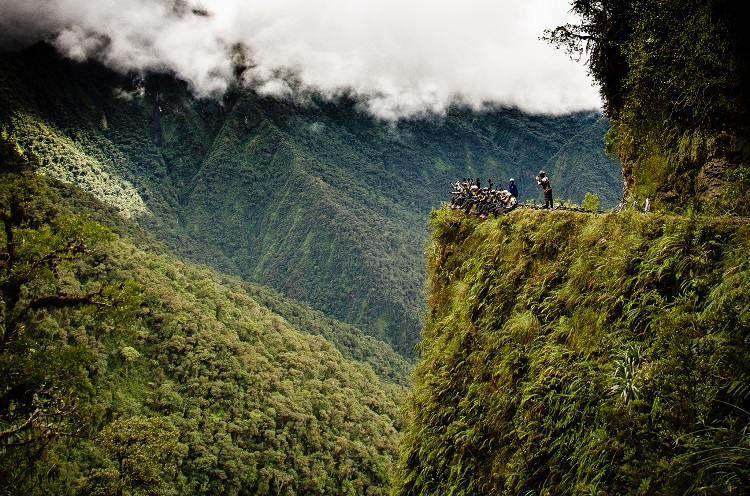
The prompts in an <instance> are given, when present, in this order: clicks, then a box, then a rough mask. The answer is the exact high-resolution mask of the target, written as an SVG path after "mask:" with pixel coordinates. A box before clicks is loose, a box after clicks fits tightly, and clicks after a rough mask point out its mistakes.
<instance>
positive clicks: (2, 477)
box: [0, 139, 409, 495]
mask: <svg viewBox="0 0 750 496" xmlns="http://www.w3.org/2000/svg"><path fill="white" fill-rule="evenodd" d="M0 151H1V152H2V156H1V157H0V158H1V159H2V162H1V163H0V164H1V169H0V170H2V172H1V173H0V218H1V219H2V220H3V222H4V227H5V228H4V229H3V231H2V232H1V233H0V290H1V291H2V307H0V308H1V309H2V334H1V335H0V336H1V337H2V339H1V340H0V377H2V380H1V381H0V384H2V386H0V494H3V495H5V494H7V495H16V494H30V495H33V494H40V495H41V494H60V495H66V494H69V495H73V494H79V495H94V494H96V495H116V494H165V495H166V494H206V493H209V494H241V493H243V494H244V493H251V494H286V495H294V494H321V495H323V494H325V495H329V494H342V495H343V494H347V495H360V494H370V495H377V494H380V495H384V494H387V493H388V492H389V488H390V482H391V478H392V465H393V460H394V459H395V457H396V449H397V441H398V432H399V430H401V429H402V428H403V425H404V421H403V418H402V416H401V413H400V408H401V404H402V402H403V398H404V396H405V387H404V386H402V385H400V384H398V383H399V382H400V383H402V384H405V383H408V378H407V377H404V376H403V375H402V374H408V371H409V366H408V365H407V364H406V362H405V361H404V360H403V359H402V358H400V357H399V356H398V355H396V354H395V353H394V352H393V350H390V349H388V348H387V346H386V345H385V344H383V343H378V342H376V341H375V340H373V339H372V338H367V337H366V336H364V335H363V334H362V333H361V331H358V330H357V329H354V328H351V327H350V326H345V325H344V324H341V323H338V322H335V321H333V320H331V319H327V318H323V316H322V315H321V314H319V313H318V312H314V311H312V310H310V309H309V308H308V307H305V306H303V305H300V304H298V303H295V302H290V301H286V300H284V299H283V298H281V297H279V296H278V295H274V294H273V293H272V292H270V291H265V293H264V296H263V298H265V299H266V300H267V301H271V300H274V304H275V305H276V306H278V307H279V308H280V309H282V311H284V312H285V313H287V314H288V315H289V316H290V318H291V319H292V320H293V322H290V321H287V320H286V319H284V318H283V317H282V316H280V315H279V314H277V313H275V312H273V311H272V310H270V309H269V308H267V307H266V306H264V305H262V304H260V303H259V302H258V301H256V300H255V299H254V298H253V297H252V296H251V295H250V294H249V293H248V291H246V289H245V287H247V285H246V283H244V282H242V281H241V280H239V279H237V278H234V277H229V276H223V275H220V274H218V273H217V272H215V271H213V270H210V269H208V268H206V267H199V266H196V265H193V264H190V263H187V262H184V261H181V260H179V259H177V258H176V257H174V256H173V255H170V254H169V253H168V252H167V251H166V250H165V249H164V248H162V247H160V246H158V245H156V244H154V243H153V242H152V241H150V240H149V236H148V235H147V234H145V233H143V232H142V231H140V230H139V229H138V228H135V227H133V226H132V225H130V224H128V223H127V222H126V221H124V220H123V219H122V218H121V217H118V216H117V215H115V210H113V209H111V208H107V207H106V206H105V205H103V204H101V203H100V202H98V201H97V200H95V199H94V198H93V197H91V196H90V195H87V194H84V193H82V192H80V191H79V190H77V189H76V188H73V187H70V186H65V185H60V184H57V183H54V182H48V181H45V180H43V179H42V178H41V177H40V176H38V175H36V174H34V173H33V172H32V171H31V170H29V169H30V167H32V166H33V164H34V162H35V157H34V156H33V155H31V154H29V153H28V152H24V153H22V151H23V150H22V149H21V148H19V147H18V146H17V145H16V144H15V143H13V142H11V141H9V140H7V139H2V140H0ZM58 188H59V189H58ZM71 209H73V210H71ZM74 211H75V212H76V214H75V215H74V214H73V212H74ZM89 211H90V212H91V213H92V214H91V216H90V217H89V216H86V215H85V214H86V212H89ZM94 217H96V218H97V220H98V221H99V222H95V221H94V220H92V218H94ZM101 222H104V223H106V224H109V227H105V226H104V225H102V223H101ZM116 233H119V234H120V235H121V236H117V234H116ZM131 234H133V237H132V238H130V237H129V236H130V235H131ZM134 242H135V243H137V245H136V244H134ZM256 291H257V292H259V293H261V292H263V290H262V289H259V288H256ZM295 318H296V320H294V319H295ZM308 328H309V331H308ZM326 333H328V334H331V335H332V336H335V338H336V339H337V341H338V342H337V345H338V346H340V347H341V348H342V349H343V350H344V351H345V352H346V353H347V354H348V356H353V355H355V354H356V358H360V359H362V362H365V363H362V362H358V361H355V360H352V359H347V358H344V357H343V356H342V354H341V353H340V352H339V351H338V350H337V349H336V348H335V347H334V346H333V345H331V344H330V343H328V342H327V341H326V340H325V339H324V338H322V337H320V336H316V335H314V334H321V335H323V334H326ZM360 342H361V343H362V346H361V347H360ZM360 348H361V349H360ZM367 362H369V363H372V364H374V368H376V369H377V371H378V373H380V374H381V377H382V378H380V377H378V376H377V375H376V374H375V373H374V372H373V368H371V367H370V366H369V365H367Z"/></svg>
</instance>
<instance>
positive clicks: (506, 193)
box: [450, 171, 552, 218]
mask: <svg viewBox="0 0 750 496" xmlns="http://www.w3.org/2000/svg"><path fill="white" fill-rule="evenodd" d="M536 181H537V184H538V185H539V186H541V187H542V192H543V193H544V208H552V186H550V183H549V178H548V177H547V174H546V173H545V172H544V171H539V175H538V176H537V177H536ZM450 185H451V187H452V188H453V190H452V191H451V195H453V198H452V199H451V205H450V207H451V208H452V209H456V210H458V209H460V210H462V211H463V212H464V213H466V214H469V213H471V211H472V209H474V214H475V215H477V216H478V217H481V218H486V217H487V216H489V215H491V214H494V215H495V216H496V217H497V216H498V215H499V214H504V213H507V212H510V211H511V210H513V209H514V208H516V207H517V206H518V186H516V182H515V180H514V179H513V178H510V180H509V181H508V188H507V189H494V188H493V186H492V181H489V186H485V187H482V185H481V184H480V180H479V178H477V179H476V180H475V179H468V180H467V179H466V178H464V179H463V181H456V182H455V183H453V182H451V183H450Z"/></svg>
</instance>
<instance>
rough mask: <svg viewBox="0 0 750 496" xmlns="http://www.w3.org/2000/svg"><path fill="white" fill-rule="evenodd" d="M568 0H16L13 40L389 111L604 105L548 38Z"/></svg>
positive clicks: (1, 39)
mask: <svg viewBox="0 0 750 496" xmlns="http://www.w3.org/2000/svg"><path fill="white" fill-rule="evenodd" d="M568 9H569V5H568V2H566V0H525V1H524V2H517V1H510V0H464V1H463V2H460V3H459V2H456V1H455V0H357V1H348V0H315V1H311V0H274V1H268V0H214V1H210V0H125V1H123V0H3V4H2V5H0V46H2V47H4V48H6V49H15V48H20V47H22V46H24V45H28V44H30V43H33V42H35V41H37V40H39V39H43V38H44V39H48V40H51V41H52V42H53V43H54V44H55V46H56V47H57V48H58V49H59V50H60V51H61V52H62V53H64V54H65V55H67V56H69V57H71V58H74V59H77V60H82V59H85V58H95V59H98V60H100V61H101V62H103V63H105V64H106V65H108V66H109V67H112V68H114V69H116V70H120V71H129V70H169V71H174V72H175V73H177V74H178V75H179V76H180V77H181V78H183V79H185V80H186V81H187V82H188V83H189V84H190V85H191V88H192V89H193V90H194V91H195V92H196V93H198V94H200V95H209V94H215V93H221V92H223V91H224V90H226V88H227V86H228V84H229V83H230V82H231V80H232V78H233V77H234V74H236V68H237V65H238V61H244V64H246V65H247V66H248V67H249V68H248V69H247V70H246V71H245V72H244V78H245V80H246V81H247V82H248V84H253V85H255V87H256V88H257V89H258V90H259V91H261V92H266V93H270V94H279V93H283V92H294V91H297V90H299V89H300V88H305V89H309V88H313V89H316V90H317V91H321V92H323V93H326V94H336V93H339V92H342V91H347V92H350V93H354V94H358V95H360V96H362V97H364V98H365V99H366V100H367V102H368V104H369V107H370V109H371V110H372V111H373V112H374V113H376V114H377V115H380V116H382V117H398V116H402V115H411V114H415V113H421V112H430V111H431V112H441V111H442V110H443V109H445V107H446V106H447V105H449V104H450V103H452V102H455V101H457V100H458V101H461V102H463V103H466V104H470V105H473V106H475V107H481V106H483V105H485V104H488V103H492V104H504V105H515V106H518V107H520V108H522V109H523V110H526V111H529V112H538V113H566V112H571V111H576V110H589V109H599V108H601V102H600V99H599V95H598V91H597V89H596V88H595V87H594V86H592V83H591V80H590V78H589V77H588V76H587V73H586V68H585V67H584V65H583V64H582V63H576V62H573V61H571V60H569V59H568V57H567V56H566V55H565V54H564V53H563V52H562V51H559V50H556V49H555V48H554V47H553V46H551V45H549V44H547V43H545V42H543V41H540V40H539V39H538V38H539V37H540V36H541V35H542V33H543V30H544V29H546V28H551V27H555V26H557V25H560V24H564V23H566V22H570V21H572V19H571V18H570V14H568Z"/></svg>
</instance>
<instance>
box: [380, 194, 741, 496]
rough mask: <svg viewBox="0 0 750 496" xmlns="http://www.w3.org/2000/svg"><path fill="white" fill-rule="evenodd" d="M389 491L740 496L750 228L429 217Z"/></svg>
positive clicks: (560, 216) (627, 217) (720, 223)
mask: <svg viewBox="0 0 750 496" xmlns="http://www.w3.org/2000/svg"><path fill="white" fill-rule="evenodd" d="M431 225H432V233H433V234H432V241H431V243H430V244H429V246H428V249H427V257H428V277H429V308H430V311H429V314H428V317H427V321H426V325H425V328H424V331H423V333H422V337H423V341H422V343H421V361H420V362H419V364H418V365H417V369H416V373H415V381H416V384H415V388H414V393H413V395H412V396H411V398H410V401H409V407H408V411H409V424H408V427H407V429H406V432H405V435H404V440H403V442H402V455H401V459H400V463H399V468H398V470H397V475H396V480H395V483H394V491H393V493H392V494H394V495H416V494H419V495H441V496H442V495H446V494H453V495H471V496H477V495H483V494H486V495H503V494H508V495H512V494H592V495H593V494H596V495H601V494H663V495H673V494H694V493H701V494H747V493H748V491H750V484H748V479H747V467H748V464H750V449H749V448H750V436H749V435H748V434H749V433H748V425H750V423H749V421H750V413H749V412H750V353H748V339H750V304H749V301H750V300H748V298H747V295H748V292H750V264H749V263H748V260H747V253H748V250H749V249H750V241H749V240H750V231H749V230H750V226H748V225H747V224H746V223H744V222H740V221H736V220H733V219H729V218H708V217H701V216H698V215H686V216H682V217H675V216H667V215H663V214H650V215H645V214H643V213H639V212H632V211H631V212H625V213H622V214H600V215H588V214H581V213H576V212H539V211H529V210H517V211H514V212H512V213H510V214H507V215H505V216H503V217H501V218H499V219H497V220H484V221H480V220H478V219H475V218H470V217H468V216H464V215H461V214H460V213H458V212H456V211H452V210H449V209H448V208H443V209H440V210H436V211H434V212H433V214H432V216H431Z"/></svg>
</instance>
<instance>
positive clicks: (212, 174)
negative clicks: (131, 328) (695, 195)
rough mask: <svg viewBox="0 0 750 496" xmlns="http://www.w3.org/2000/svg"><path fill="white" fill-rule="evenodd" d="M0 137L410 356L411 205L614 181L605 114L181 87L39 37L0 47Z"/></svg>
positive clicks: (415, 226) (616, 193)
mask: <svg viewBox="0 0 750 496" xmlns="http://www.w3.org/2000/svg"><path fill="white" fill-rule="evenodd" d="M0 89H2V91H0V123H1V125H2V129H3V133H4V135H6V136H7V137H8V138H9V139H10V140H12V141H14V142H17V143H18V144H19V146H21V148H22V149H24V150H31V151H34V152H35V153H36V154H37V155H38V156H39V157H40V158H41V160H42V170H43V171H44V173H45V174H47V175H49V176H51V177H55V178H58V179H60V180H63V181H69V182H72V183H74V184H76V185H78V186H80V187H81V188H82V189H84V190H86V191H89V192H91V193H93V194H95V195H96V196H97V197H99V198H100V199H102V200H103V201H106V202H107V203H109V204H110V205H113V206H115V207H117V208H118V209H120V211H121V212H122V213H123V214H124V215H125V216H127V217H129V218H131V219H134V220H136V221H137V222H138V223H139V224H140V225H141V226H143V227H145V228H146V229H147V230H149V231H150V232H151V233H152V234H153V235H154V236H155V237H156V238H157V239H158V240H160V241H163V242H164V243H166V244H167V246H169V247H170V248H171V249H173V250H175V251H176V252H178V253H179V254H181V255H184V256H187V257H189V258H191V259H193V260H195V261H199V262H202V263H206V264H208V265H211V266H212V267H214V268H217V269H219V270H222V271H223V272H226V273H230V274H233V275H238V276H240V277H242V278H243V279H244V280H245V281H248V282H255V283H259V284H262V285H266V286H270V287H273V288H274V289H275V290H277V291H279V292H280V293H282V294H284V295H285V296H287V297H290V298H293V299H296V300H300V301H305V302H308V303H309V304H310V305H311V306H312V307H313V308H315V309H317V310H320V311H323V312H325V313H326V314H328V315H331V316H334V317H336V318H337V319H338V320H341V321H344V322H347V323H349V324H352V325H356V326H358V327H360V328H362V329H364V330H365V331H366V332H367V333H368V334H370V335H372V336H375V337H378V338H380V339H384V340H386V341H388V342H389V343H391V344H392V345H393V346H394V347H395V348H396V349H397V350H398V351H399V352H400V353H402V354H404V355H407V356H411V355H412V349H413V346H414V344H415V343H416V342H417V339H418V330H419V328H420V326H421V324H420V320H421V316H422V314H423V311H424V295H423V283H422V281H423V279H424V269H423V262H422V256H423V255H422V247H423V244H424V242H425V240H426V238H427V227H426V224H425V221H424V219H425V218H426V216H427V214H428V212H429V211H430V209H431V208H433V207H436V206H438V205H439V204H440V202H441V201H442V200H445V199H447V190H448V182H449V181H451V180H454V181H455V180H456V178H461V177H465V176H471V177H481V178H483V179H484V180H487V179H488V178H490V179H493V180H494V181H495V183H496V184H497V183H498V182H502V183H503V184H507V179H508V178H510V177H514V178H515V179H516V183H517V184H518V186H519V188H520V189H521V196H522V198H523V199H531V198H534V197H536V198H538V199H541V192H540V191H538V188H537V186H536V184H535V182H534V179H533V178H534V176H535V175H536V173H537V172H538V171H539V169H541V168H545V169H546V170H548V171H550V174H551V177H552V179H553V181H554V182H553V185H554V186H555V191H556V196H560V197H561V198H562V199H568V198H569V199H571V200H573V201H575V202H580V201H581V200H582V198H583V197H584V194H585V193H586V192H588V191H591V192H593V193H596V194H597V195H598V196H599V198H600V200H601V202H602V205H603V206H605V207H607V206H613V205H614V204H616V203H617V201H618V200H619V198H620V195H621V189H622V178H621V176H620V169H619V166H618V165H617V164H616V163H615V162H612V161H610V160H609V159H608V158H606V157H605V156H604V151H603V150H604V142H603V136H604V133H605V131H606V129H607V127H608V125H607V122H606V120H605V121H602V120H601V116H600V115H597V114H592V113H582V114H575V115H568V116H561V117H554V116H532V115H526V114H523V113H522V112H519V111H517V110H514V109H488V110H487V111H484V112H476V111H472V110H469V109H466V108H460V107H456V108H453V109H451V110H450V111H449V112H448V113H447V115H445V116H440V117H437V116H434V117H424V118H414V119H405V120H402V121H399V122H383V121H378V120H375V119H374V118H372V117H371V116H369V115H368V114H367V113H365V112H363V111H362V109H361V105H360V103H359V102H357V101H355V100H353V99H352V98H349V97H347V96H345V95H344V96H340V97H337V98H334V99H323V98H321V97H319V96H317V95H314V94H310V95H304V98H303V99H301V100H300V101H291V100H281V99H272V98H263V97H260V96H258V95H257V94H255V93H253V92H252V91H246V90H240V89H235V90H233V91H231V92H230V93H229V94H227V95H225V96H224V98H223V99H222V100H221V101H218V100H196V99H194V98H193V97H192V96H191V95H190V93H189V92H188V91H187V88H186V86H185V85H184V84H183V83H180V82H178V81H175V80H174V79H173V78H171V77H169V76H167V75H146V76H139V75H131V76H129V77H123V76H119V75H116V74H114V73H111V72H109V71H107V70H105V69H103V68H102V67H101V66H98V65H96V64H93V63H87V64H76V63H73V62H71V61H67V60H63V59H61V58H59V57H58V56H57V55H56V54H55V53H54V51H53V50H52V49H51V48H50V47H48V46H46V45H36V46H33V47H31V48H29V49H27V50H25V51H23V52H19V53H15V54H6V55H3V56H2V57H0Z"/></svg>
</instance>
